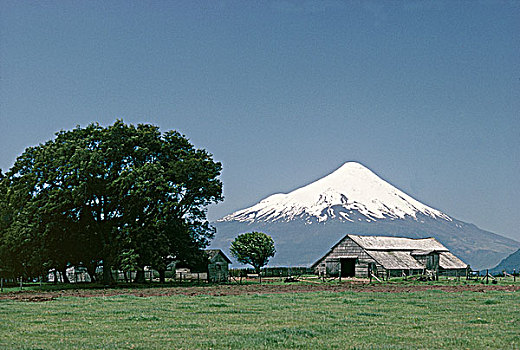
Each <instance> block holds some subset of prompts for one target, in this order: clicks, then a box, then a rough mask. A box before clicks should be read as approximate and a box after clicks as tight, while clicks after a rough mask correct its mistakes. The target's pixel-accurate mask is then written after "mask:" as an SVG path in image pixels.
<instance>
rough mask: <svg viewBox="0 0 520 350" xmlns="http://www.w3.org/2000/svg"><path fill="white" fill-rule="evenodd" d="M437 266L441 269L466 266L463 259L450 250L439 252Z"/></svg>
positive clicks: (463, 267)
mask: <svg viewBox="0 0 520 350" xmlns="http://www.w3.org/2000/svg"><path fill="white" fill-rule="evenodd" d="M439 266H440V267H441V268H443V269H447V270H449V269H465V268H467V267H468V264H466V263H465V262H464V261H462V260H460V259H459V258H457V257H456V256H455V255H453V254H452V253H450V252H443V253H440V254H439Z"/></svg>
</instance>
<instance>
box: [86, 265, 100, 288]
mask: <svg viewBox="0 0 520 350" xmlns="http://www.w3.org/2000/svg"><path fill="white" fill-rule="evenodd" d="M85 267H86V268H87V272H88V275H89V276H90V282H92V283H95V282H96V267H97V266H96V263H86V264H85Z"/></svg>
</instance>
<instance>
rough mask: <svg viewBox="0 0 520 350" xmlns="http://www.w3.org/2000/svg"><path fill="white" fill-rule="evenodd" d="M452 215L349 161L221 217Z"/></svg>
mask: <svg viewBox="0 0 520 350" xmlns="http://www.w3.org/2000/svg"><path fill="white" fill-rule="evenodd" d="M418 213H421V214H423V215H426V216H429V217H431V218H434V219H436V218H440V219H444V220H447V221H451V220H452V219H451V218H450V217H449V216H448V215H446V214H444V213H442V212H440V211H439V210H436V209H433V208H430V207H428V206H427V205H424V204H422V203H421V202H419V201H417V200H415V199H413V198H412V197H410V196H409V195H407V194H406V193H404V192H402V191H400V190H398V189H397V188H395V187H394V186H392V185H390V184H389V183H388V182H386V181H384V180H383V179H381V178H380V177H379V176H377V175H376V174H374V173H373V172H372V171H371V170H370V169H368V168H366V167H365V166H363V165H361V164H359V163H356V162H347V163H345V164H343V165H342V166H341V167H340V168H339V169H337V170H336V171H334V172H333V173H331V174H329V175H327V176H325V177H323V178H321V179H319V180H317V181H315V182H313V183H311V184H309V185H307V186H304V187H301V188H298V189H296V190H294V191H292V192H290V193H287V194H285V193H277V194H273V195H272V196H269V197H267V198H265V199H263V200H262V201H260V202H259V203H257V204H255V205H253V206H252V207H249V208H246V209H242V210H239V211H236V212H234V213H232V214H229V215H227V216H225V217H223V218H222V219H220V220H219V221H220V222H223V221H239V222H250V223H251V222H275V221H292V220H294V219H296V218H304V219H305V220H306V221H307V222H309V223H310V222H312V219H315V220H317V221H318V222H323V221H327V220H329V219H338V220H341V221H353V220H354V218H357V220H359V214H361V215H362V216H364V217H365V220H366V221H368V222H370V221H375V220H377V219H386V218H389V219H404V218H405V217H407V216H409V217H412V218H416V217H417V214H418Z"/></svg>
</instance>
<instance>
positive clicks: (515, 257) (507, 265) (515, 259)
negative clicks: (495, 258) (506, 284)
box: [489, 249, 520, 273]
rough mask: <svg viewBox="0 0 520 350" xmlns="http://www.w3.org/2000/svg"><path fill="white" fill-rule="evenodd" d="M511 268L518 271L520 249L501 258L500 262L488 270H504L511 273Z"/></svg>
mask: <svg viewBox="0 0 520 350" xmlns="http://www.w3.org/2000/svg"><path fill="white" fill-rule="evenodd" d="M513 269H515V270H516V272H520V249H518V250H517V251H516V252H514V253H513V254H511V255H509V256H508V257H507V258H505V259H504V260H502V261H501V262H500V264H498V265H497V266H495V267H494V268H492V269H491V270H489V272H490V273H500V272H503V271H504V270H506V272H507V273H512V272H513Z"/></svg>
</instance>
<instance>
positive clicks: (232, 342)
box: [0, 291, 520, 349]
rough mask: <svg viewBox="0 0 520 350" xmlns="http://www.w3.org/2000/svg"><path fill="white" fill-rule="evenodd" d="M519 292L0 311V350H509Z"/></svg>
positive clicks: (51, 305)
mask: <svg viewBox="0 0 520 350" xmlns="http://www.w3.org/2000/svg"><path fill="white" fill-rule="evenodd" d="M519 324H520V294H519V293H518V292H513V293H511V292H491V291H488V292H485V293H475V292H462V293H445V292H440V291H428V292H415V293H360V292H342V293H330V292H318V293H300V294H297V293H294V294H291V293H287V294H263V295H240V296H219V297H211V296H172V297H149V298H139V297H135V296H128V295H126V296H116V297H96V298H72V297H68V298H59V299H56V300H54V301H48V302H41V303H27V302H16V301H7V300H2V301H0V348H1V349H116V348H122V349H130V348H135V349H173V348H175V349H179V348H184V349H187V348H189V349H192V348H195V349H208V348H249V349H261V348H269V349H271V348H278V349H286V348H305V349H320V348H325V349H334V348H335V349H345V348H347V349H348V348H352V349H353V348H356V349H440V348H443V349H466V348H468V349H485V348H490V349H518V348H520V335H519V332H520V329H519Z"/></svg>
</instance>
